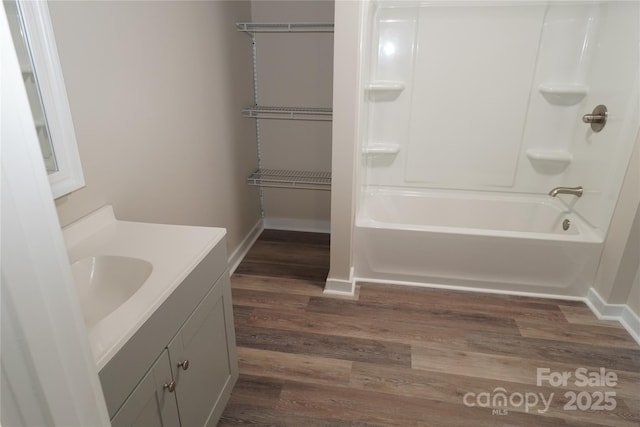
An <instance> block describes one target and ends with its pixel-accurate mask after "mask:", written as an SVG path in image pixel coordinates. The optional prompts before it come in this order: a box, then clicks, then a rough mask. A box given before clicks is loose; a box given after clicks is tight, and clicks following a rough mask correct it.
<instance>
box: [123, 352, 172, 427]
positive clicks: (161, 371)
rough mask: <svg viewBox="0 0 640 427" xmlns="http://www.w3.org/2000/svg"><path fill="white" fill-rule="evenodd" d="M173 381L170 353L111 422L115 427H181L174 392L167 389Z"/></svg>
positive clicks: (162, 358)
mask: <svg viewBox="0 0 640 427" xmlns="http://www.w3.org/2000/svg"><path fill="white" fill-rule="evenodd" d="M171 381H172V377H171V365H170V363H169V355H168V354H167V351H166V350H165V351H163V352H162V354H161V355H160V357H159V358H158V360H156V362H155V363H154V364H153V366H152V367H151V369H150V370H149V372H147V374H146V375H145V376H144V378H142V381H140V383H139V384H138V386H137V387H136V388H135V389H134V390H133V393H131V395H130V396H129V397H128V398H127V400H126V401H125V402H124V404H123V405H122V407H121V408H120V409H119V410H118V412H117V413H116V414H115V415H114V417H113V419H112V420H111V425H112V426H113V427H125V426H126V427H134V426H135V427H156V426H157V427H175V426H179V425H180V421H179V419H178V407H177V406H176V398H175V392H173V393H171V392H169V390H168V389H166V388H165V387H164V385H165V384H169V383H170V382H171Z"/></svg>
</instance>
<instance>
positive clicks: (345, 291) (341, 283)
mask: <svg viewBox="0 0 640 427" xmlns="http://www.w3.org/2000/svg"><path fill="white" fill-rule="evenodd" d="M322 293H323V294H325V295H343V296H354V295H355V293H356V281H355V280H354V278H353V267H351V271H350V273H349V279H347V280H345V279H334V278H331V277H328V278H327V281H326V283H325V285H324V291H323V292H322Z"/></svg>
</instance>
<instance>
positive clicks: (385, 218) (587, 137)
mask: <svg viewBox="0 0 640 427" xmlns="http://www.w3.org/2000/svg"><path fill="white" fill-rule="evenodd" d="M639 16H640V3H638V2H616V1H602V2H586V1H585V2H571V3H567V2H553V1H530V2H495V1H485V2H451V1H434V2H424V3H422V2H392V1H388V2H385V1H380V2H371V3H369V4H368V5H367V9H366V18H365V22H366V24H365V27H366V34H367V37H366V39H365V42H364V46H365V48H364V49H363V53H362V69H361V75H360V79H361V81H362V82H363V84H362V90H363V96H362V98H361V102H360V115H359V120H360V123H359V126H360V132H359V134H360V137H359V152H360V156H359V164H358V166H357V170H358V182H357V185H358V189H359V190H358V193H359V194H358V199H357V203H356V218H355V230H354V251H353V253H354V277H355V280H362V281H369V282H394V283H400V284H416V285H425V284H429V285H444V286H455V287H462V288H468V289H479V290H486V291H498V292H510V293H511V292H517V293H526V294H536V295H549V296H559V297H584V296H586V294H587V292H588V290H589V287H590V286H592V285H593V282H594V278H595V274H596V270H597V266H598V262H599V259H600V255H601V252H602V247H603V242H604V239H605V237H606V234H607V230H608V228H609V224H610V222H611V218H612V215H613V211H614V208H615V205H616V201H617V198H618V195H619V192H620V188H621V186H622V182H623V180H624V174H625V171H626V167H627V165H628V162H629V158H630V156H631V152H632V150H633V145H634V141H635V138H636V136H637V132H638V117H639V115H640V114H639V113H640V112H639V111H638V105H639V99H640V95H639V92H640V83H639V78H638V75H639V72H638V71H639V62H640V60H639V55H638V48H637V47H638V43H639V40H640V35H639V32H640V29H639V28H640V23H639V22H638V21H639ZM605 105H606V107H605ZM594 106H596V107H595V108H593V107H594ZM550 189H551V190H550Z"/></svg>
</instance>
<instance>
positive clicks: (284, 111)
mask: <svg viewBox="0 0 640 427" xmlns="http://www.w3.org/2000/svg"><path fill="white" fill-rule="evenodd" d="M242 115H243V116H244V117H251V118H254V119H280V120H313V121H331V120H332V119H333V109H331V108H300V107H263V106H257V105H256V106H254V107H247V108H243V109H242Z"/></svg>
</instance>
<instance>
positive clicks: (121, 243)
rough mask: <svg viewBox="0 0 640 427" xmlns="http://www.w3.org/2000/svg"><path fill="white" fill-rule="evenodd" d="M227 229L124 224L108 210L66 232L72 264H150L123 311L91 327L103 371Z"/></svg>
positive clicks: (125, 303) (90, 333)
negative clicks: (112, 259)
mask: <svg viewBox="0 0 640 427" xmlns="http://www.w3.org/2000/svg"><path fill="white" fill-rule="evenodd" d="M225 234H226V231H225V229H223V228H212V227H193V226H178V225H164V224H148V223H139V222H128V221H119V220H117V219H116V217H115V215H114V213H113V209H112V207H111V206H105V207H103V208H101V209H99V210H97V211H95V212H94V213H92V214H89V215H88V216H86V217H84V218H82V219H80V220H79V221H77V222H74V223H73V224H70V225H69V226H67V227H65V228H64V229H63V235H64V238H65V242H66V245H67V248H68V252H69V258H70V261H71V263H74V262H76V261H78V260H81V259H83V258H86V257H90V256H100V255H113V256H123V257H131V258H137V259H141V260H145V261H148V262H149V263H151V265H152V266H153V269H152V271H151V274H150V275H149V277H148V278H147V279H146V281H145V282H144V284H143V285H142V286H141V287H140V289H139V290H138V291H137V292H136V293H135V294H133V295H132V296H131V297H130V298H129V299H128V300H127V301H126V302H124V303H123V304H122V305H121V306H120V307H118V308H117V309H115V310H114V311H113V312H111V313H110V314H108V315H106V316H105V317H104V318H102V319H100V320H98V321H97V322H96V323H87V332H88V334H89V342H90V345H91V350H92V351H93V355H94V358H95V362H96V365H97V367H98V370H100V369H102V368H103V367H104V366H105V365H106V364H107V362H109V360H110V359H111V358H112V357H113V356H114V355H115V354H116V353H117V352H118V351H119V350H120V349H121V348H122V347H123V346H124V344H125V343H126V342H127V341H128V340H129V339H130V338H131V337H132V336H133V335H134V334H135V333H136V331H137V330H138V329H139V328H140V327H141V326H142V325H143V324H144V323H145V322H146V321H147V320H148V319H149V318H150V317H151V315H152V314H153V313H154V312H155V311H156V309H157V308H158V307H160V305H162V303H163V302H164V301H165V300H166V299H167V297H169V295H171V294H172V292H173V291H174V290H175V289H176V288H177V287H178V286H179V285H180V284H181V283H182V281H183V280H184V279H185V278H186V277H187V276H188V275H189V273H191V271H192V270H193V269H194V268H195V267H196V266H197V265H198V264H199V263H200V261H202V260H203V259H204V258H205V256H206V255H207V254H208V253H209V252H210V251H211V250H212V249H213V248H214V247H215V246H216V245H217V244H218V243H219V242H220V241H221V240H223V239H224V237H225Z"/></svg>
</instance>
